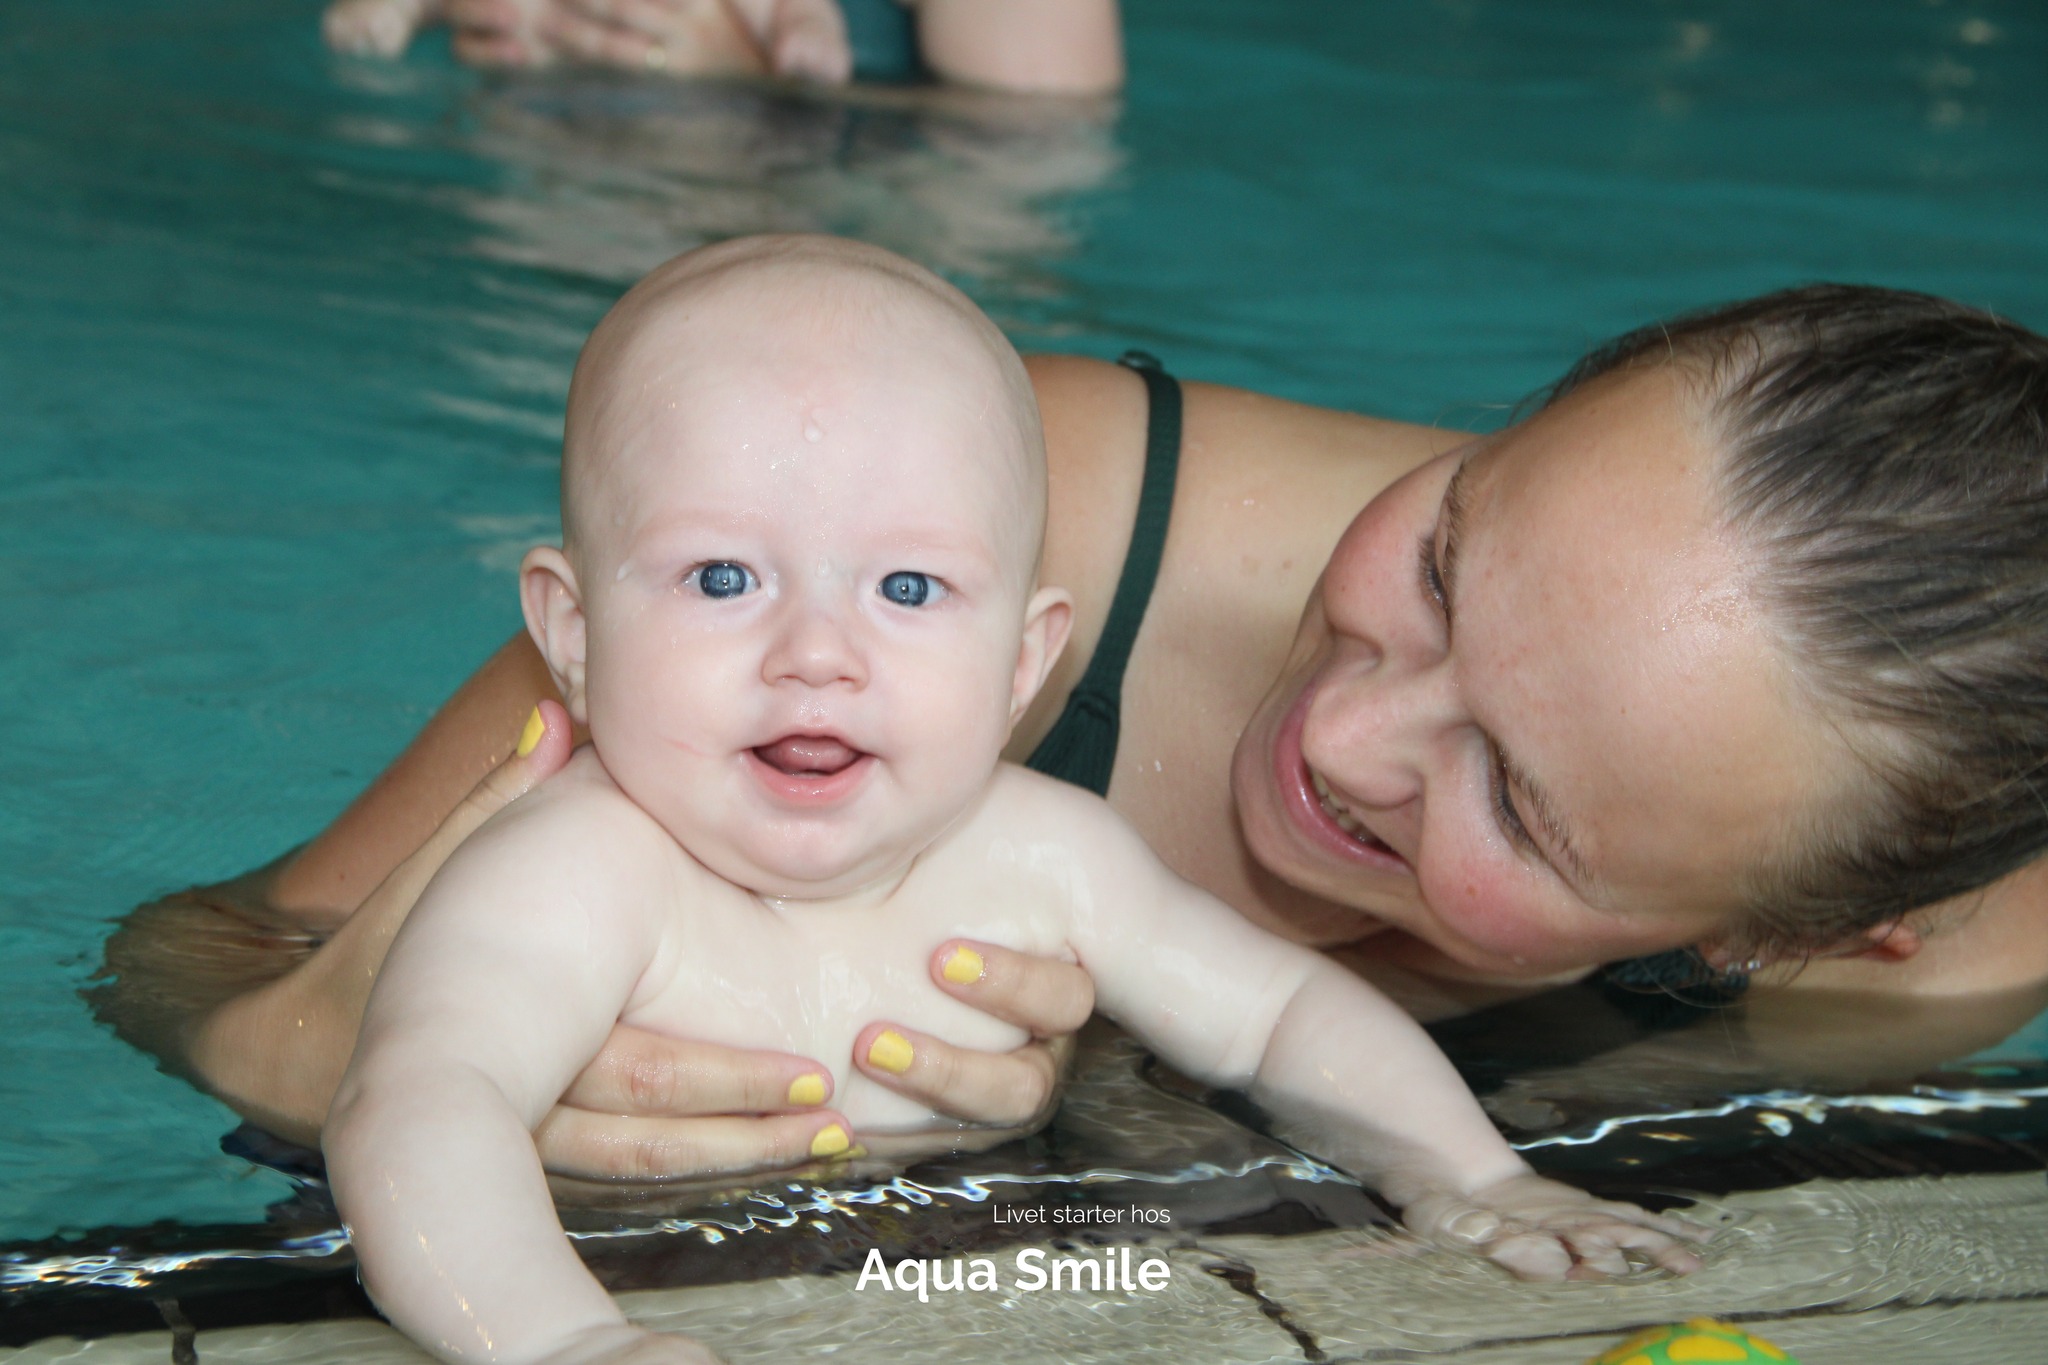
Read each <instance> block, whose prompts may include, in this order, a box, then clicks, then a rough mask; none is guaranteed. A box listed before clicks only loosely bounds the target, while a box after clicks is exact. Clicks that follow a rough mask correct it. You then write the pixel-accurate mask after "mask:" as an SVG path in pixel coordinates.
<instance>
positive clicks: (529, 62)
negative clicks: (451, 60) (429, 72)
mask: <svg viewBox="0 0 2048 1365" xmlns="http://www.w3.org/2000/svg"><path fill="white" fill-rule="evenodd" d="M451 46H452V47H453V48H454V50H455V60H457V61H459V62H463V63H466V64H467V65H470V66H487V67H515V66H536V65H538V64H539V59H538V58H537V57H535V56H534V54H533V52H532V50H531V49H530V48H528V47H527V45H526V44H525V43H523V42H521V41H520V40H519V39H518V38H515V37H513V36H512V35H511V34H509V33H493V32H485V31H482V30H478V29H464V28H459V29H457V30H455V36H454V38H453V39H452V41H451Z"/></svg>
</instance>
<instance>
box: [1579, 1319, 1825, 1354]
mask: <svg viewBox="0 0 2048 1365" xmlns="http://www.w3.org/2000/svg"><path fill="white" fill-rule="evenodd" d="M1746 1361H1768V1362H1770V1365H1799V1362H1798V1361H1796V1360H1794V1359H1793V1358H1792V1357H1791V1356H1789V1355H1786V1354H1785V1353H1784V1352H1783V1351H1781V1350H1779V1349H1778V1348H1777V1347H1775V1346H1773V1345H1771V1343H1770V1342H1768V1341H1765V1340H1764V1339H1763V1338H1762V1337H1753V1336H1751V1335H1750V1334H1749V1333H1747V1332H1745V1331H1743V1330H1742V1329H1741V1328H1740V1327H1731V1326H1729V1325H1728V1324H1727V1323H1725V1322H1716V1321H1714V1320H1713V1319H1712V1318H1694V1319H1692V1320H1691V1321H1690V1322H1685V1323H1675V1324H1673V1325H1672V1326H1669V1327H1652V1328H1650V1329H1649V1330H1648V1331H1646V1332H1638V1333H1636V1334H1635V1335H1634V1336H1632V1337H1630V1338H1629V1339H1628V1340H1627V1341H1624V1342H1622V1343H1621V1345H1619V1346H1617V1347H1615V1348H1614V1349H1613V1350H1611V1351H1608V1352H1606V1353H1605V1354H1603V1355H1602V1356H1600V1358H1599V1359H1597V1360H1595V1361H1594V1362H1593V1365H1709V1363H1710V1362H1712V1363H1713V1365H1743V1362H1746Z"/></svg>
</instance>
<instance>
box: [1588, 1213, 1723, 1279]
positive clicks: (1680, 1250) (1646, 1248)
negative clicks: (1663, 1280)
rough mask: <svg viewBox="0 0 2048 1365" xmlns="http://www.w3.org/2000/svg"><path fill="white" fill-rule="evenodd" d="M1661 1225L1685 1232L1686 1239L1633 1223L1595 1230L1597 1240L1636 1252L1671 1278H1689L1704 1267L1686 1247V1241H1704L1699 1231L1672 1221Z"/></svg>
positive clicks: (1677, 1220) (1607, 1225) (1617, 1224)
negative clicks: (1684, 1276) (1681, 1276)
mask: <svg viewBox="0 0 2048 1365" xmlns="http://www.w3.org/2000/svg"><path fill="white" fill-rule="evenodd" d="M1662 1221H1665V1222H1670V1223H1676V1224H1678V1225H1679V1226H1680V1227H1682V1228H1685V1229H1687V1233H1686V1235H1683V1236H1678V1235H1670V1234H1666V1233H1665V1232H1663V1231H1662V1230H1661V1229H1657V1228H1653V1227H1648V1226H1638V1225H1636V1224H1634V1223H1608V1224H1605V1225H1603V1226H1602V1227H1600V1228H1599V1229H1598V1231H1597V1236H1598V1237H1599V1238H1600V1240H1601V1241H1603V1242H1605V1243H1608V1244H1610V1245H1612V1246H1614V1247H1617V1248H1625V1249H1626V1250H1628V1251H1633V1252H1635V1253H1636V1255H1638V1256H1640V1257H1642V1258H1643V1259H1644V1260H1647V1261H1649V1262H1650V1263H1651V1264H1652V1265H1655V1266H1658V1267H1659V1268H1661V1269H1664V1270H1668V1271H1670V1272H1671V1273H1672V1274H1674V1275H1690V1274H1692V1273H1693V1272H1694V1271H1695V1270H1698V1269H1699V1268H1700V1267H1701V1266H1702V1265H1704V1264H1706V1263H1705V1262H1704V1261H1702V1260H1700V1258H1699V1256H1698V1254H1697V1253H1695V1252H1694V1251H1693V1250H1692V1249H1691V1248H1690V1247H1688V1246H1686V1245H1685V1243H1686V1242H1687V1241H1704V1240H1705V1238H1704V1237H1701V1236H1699V1235H1698V1234H1699V1233H1700V1232H1701V1231H1702V1230H1701V1229H1699V1228H1696V1227H1694V1226H1693V1225H1692V1224H1690V1223H1685V1222H1683V1221H1682V1220H1679V1219H1675V1218H1674V1219H1665V1220H1662Z"/></svg>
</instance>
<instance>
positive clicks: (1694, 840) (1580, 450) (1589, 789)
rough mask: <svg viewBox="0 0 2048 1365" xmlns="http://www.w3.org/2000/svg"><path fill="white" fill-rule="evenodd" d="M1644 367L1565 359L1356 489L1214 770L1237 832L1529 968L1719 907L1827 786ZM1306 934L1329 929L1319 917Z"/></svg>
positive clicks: (1374, 912) (1411, 947) (1433, 933)
mask: <svg viewBox="0 0 2048 1365" xmlns="http://www.w3.org/2000/svg"><path fill="white" fill-rule="evenodd" d="M1713 460H1714V452H1713V450H1712V448H1711V445H1710V440H1709V438H1708V437H1707V436H1706V434H1705V433H1704V432H1703V430H1702V429H1701V426H1700V423H1699V421H1698V419H1697V416H1696V414H1695V411H1694V402H1693V399H1692V397H1691V395H1690V392H1689V389H1688V387H1687V385H1686V384H1685V382H1684V381H1683V380H1682V379H1681V377H1680V376H1679V375H1677V374H1676V373H1675V372H1673V371H1671V370H1668V369H1658V370H1653V371H1647V372H1638V373H1636V374H1633V375H1629V376H1625V377H1619V378H1610V379H1607V380H1603V381H1600V382H1597V383H1595V384H1592V385H1590V386H1588V387H1587V388H1585V389H1582V390H1580V391H1578V392H1575V393H1573V394H1571V395H1569V396H1568V397H1566V398H1565V399H1563V400H1561V401H1560V402H1558V403H1557V404H1555V405H1553V406H1552V407H1550V408H1548V409H1546V410H1545V411H1543V412H1541V413H1538V414H1537V415H1536V416H1534V417H1532V418H1531V419H1529V420H1528V421H1527V422H1524V423H1522V424H1521V425H1519V426H1516V427H1513V428H1510V429H1509V430H1507V431H1504V432H1501V433H1499V434H1498V435H1496V436H1493V437H1489V438H1485V439H1483V440H1480V441H1476V442H1474V443H1472V444H1470V445H1468V446H1466V447H1464V448H1462V449H1460V450H1457V451H1453V452H1451V453H1450V454H1447V455H1444V456H1442V457H1440V458H1438V459H1436V460H1433V461H1431V462H1430V463H1429V464H1427V465H1424V466H1422V467H1421V468H1419V469H1417V470H1415V471H1414V472H1413V473H1411V474H1410V475H1408V476H1407V477H1406V478H1404V479H1402V480H1401V481H1400V482H1398V483H1396V484H1394V485H1393V486H1391V487H1390V488H1388V489H1387V490H1386V491H1385V492H1384V493H1382V494H1381V495H1380V496H1379V497H1377V498H1375V499H1374V500H1373V501H1372V502H1371V503H1370V504H1368V505H1367V506H1366V508H1365V510H1364V511H1363V512H1361V513H1359V515H1358V518H1357V519H1356V520H1355V521H1354V522H1353V523H1352V524H1351V526H1350V528H1349V529H1348V530H1347V531H1346V532H1345V534H1344V536H1343V538H1342V539H1341V540H1340V541H1339V542H1338V545H1337V548H1336V550H1335V552H1334V553H1333V554H1332V555H1331V558H1330V563H1329V566H1328V568H1326V569H1325V570H1324V573H1323V577H1322V579H1321V581H1320V583H1319V584H1318V586H1317V588H1316V590H1315V591H1314V592H1313V593H1312V594H1311V595H1310V598H1309V603H1308V608H1307V611H1306V612H1305V613H1304V615H1303V618H1302V623H1301V628H1300V633H1299V634H1298V636H1297V637H1296V640H1295V645H1294V649H1293V651H1292V653H1291V654H1290V656H1289V658H1288V662H1287V664H1286V666H1285V668H1284V669H1283V670H1282V673H1281V676H1280V678H1279V680H1278V682H1277V683H1276V684H1275V686H1274V687H1273V689H1272V691H1271V692H1269V693H1268V694H1267V697H1266V699H1265V701H1264V702H1263V703H1262V704H1261V705H1260V708H1259V710H1258V712H1257V714H1256V715H1254V717H1253V718H1252V722H1251V724H1250V725H1249V726H1248V727H1247V729H1246V731H1245V734H1244V737H1243V738H1242V739H1241V740H1240V741H1239V744H1238V748H1237V754H1236V758H1235V760H1234V766H1233V773H1232V787H1233V790H1234V794H1235V796H1236V799H1237V804H1238V810H1239V815H1240V819H1241V821H1242V824H1243V828H1244V832H1245V836H1246V839H1247V841H1248V842H1249V845H1250V847H1251V850H1252V853H1253V856H1254V857H1256V858H1257V860H1258V861H1259V862H1260V863H1261V864H1262V865H1264V866H1265V867H1266V868H1267V869H1268V870H1269V871H1271V872H1273V873H1275V874H1277V875H1278V876H1279V877H1280V878H1282V879H1283V880H1284V881H1286V882H1288V883H1290V884H1292V885H1294V886H1296V887H1299V888H1301V889H1302V890H1305V891H1309V892H1311V893H1314V894H1315V895H1317V896H1319V897H1323V898H1326V899H1327V900H1330V901H1333V902H1336V903H1337V904H1339V905H1342V906H1347V907H1352V908H1354V909H1356V910H1357V911H1358V912H1359V915H1358V920H1357V922H1356V924H1355V925H1351V926H1345V927H1346V928H1349V929H1351V930H1353V931H1354V932H1353V933H1350V934H1346V933H1344V932H1343V931H1342V930H1341V929H1340V930H1339V931H1338V932H1337V934H1336V935H1335V936H1334V937H1336V938H1343V937H1355V936H1362V935H1364V934H1369V933H1374V932H1377V931H1379V930H1380V929H1382V928H1391V929H1394V930H1398V931H1400V932H1401V933H1402V934H1404V935H1406V936H1408V939H1409V940H1411V941H1410V942H1407V943H1396V944H1392V945H1389V946H1390V949H1391V950H1392V951H1391V955H1392V956H1393V957H1394V958H1396V959H1397V960H1401V961H1404V962H1406V963H1408V964H1409V965H1411V966H1415V967H1417V968H1420V969H1423V970H1429V971H1435V972H1439V973H1443V974H1465V975H1474V976H1487V977H1511V978H1525V979H1534V978H1542V977H1549V976H1557V975H1563V974H1567V973H1571V972H1575V971H1578V970H1582V969H1584V968H1586V967H1588V966H1591V965H1593V964H1596V963H1600V962H1607V961H1613V960H1616V959H1620V958H1625V957H1631V956H1637V955H1641V954H1645V953H1650V952H1657V951H1661V950H1664V949H1667V948H1672V947H1677V946H1679V945H1683V944H1689V943H1699V942H1702V941H1704V940H1709V939H1711V938H1713V937H1714V936H1715V935H1716V934H1717V933H1718V932H1720V931H1723V930H1726V929H1729V928H1732V927H1733V925H1732V923H1731V921H1732V917H1733V914H1734V912H1735V908H1736V905H1737V897H1738V888H1739V886H1740V885H1741V880H1740V879H1741V877H1742V874H1743V873H1744V872H1746V871H1748V870H1749V869H1751V868H1753V867H1754V866H1756V865H1757V863H1758V862H1759V861H1760V860H1762V859H1765V858H1767V857H1769V856H1771V854H1773V853H1774V852H1775V851H1776V850H1778V849H1780V848H1782V847H1783V846H1784V844H1785V842H1786V840H1787V837H1788V835H1790V834H1791V833H1793V832H1794V831H1795V830H1796V829H1798V828H1799V825H1800V822H1801V820H1802V818H1804V817H1806V816H1808V815H1810V813H1812V812H1814V811H1815V810H1817V809H1818V808H1819V806H1818V804H1817V803H1822V802H1825V801H1826V800H1827V799H1828V797H1829V796H1830V795H1831V794H1832V793H1833V791H1834V790H1835V782H1834V779H1833V778H1832V777H1831V774H1832V773H1833V772H1835V771H1838V770H1839V769H1840V768H1841V766H1842V765H1841V763H1840V761H1839V760H1840V759H1841V757H1842V754H1843V750H1842V749H1841V746H1840V742H1839V741H1838V740H1836V739H1834V738H1833V737H1832V735H1831V732H1830V731H1829V730H1828V729H1827V727H1826V726H1825V725H1824V724H1822V723H1821V722H1820V721H1819V720H1818V719H1817V718H1816V717H1815V716H1814V715H1813V713H1812V712H1810V711H1809V710H1807V709H1806V708H1804V707H1803V706H1802V705H1801V703H1800V702H1799V701H1797V700H1796V698H1795V695H1794V690H1793V688H1792V685H1791V680H1790V677H1789V675H1788V673H1787V670H1786V668H1785V665H1784V663H1783V661H1782V658H1781V656H1780V654H1779V652H1778V651H1777V650H1776V648H1775V647H1774V645H1773V643H1772V641H1771V639H1770V637H1769V635H1768V633H1767V631H1766V629H1765V623H1764V622H1763V620H1762V618H1761V614H1760V612H1759V610H1758V608H1757V605H1756V604H1755V603H1754V602H1753V600H1752V598H1751V595H1750V593H1749V591H1748V588H1747V586H1746V580H1745V579H1744V576H1743V575H1742V574H1741V573H1740V572H1739V565H1740V562H1741V561H1740V549H1739V547H1738V545H1737V544H1736V542H1735V540H1734V538H1733V537H1732V536H1731V534H1730V533H1729V532H1727V531H1726V530H1725V529H1724V528H1722V527H1721V526H1720V525H1719V524H1718V517H1717V514H1716V499H1715V497H1714V494H1713V491H1712V487H1711V477H1712V472H1713ZM1297 930H1298V932H1302V933H1303V934H1304V936H1307V935H1308V934H1314V935H1316V936H1319V937H1320V936H1329V935H1330V934H1331V930H1330V927H1329V921H1328V919H1327V917H1325V918H1322V919H1319V920H1318V921H1317V922H1316V924H1315V926H1314V928H1313V929H1311V928H1310V927H1309V926H1308V925H1307V924H1306V923H1304V924H1303V925H1300V926H1297Z"/></svg>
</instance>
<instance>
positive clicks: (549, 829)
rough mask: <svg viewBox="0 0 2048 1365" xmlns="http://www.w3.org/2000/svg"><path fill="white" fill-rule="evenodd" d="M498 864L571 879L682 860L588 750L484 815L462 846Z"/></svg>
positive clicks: (642, 869) (668, 838) (628, 871)
mask: <svg viewBox="0 0 2048 1365" xmlns="http://www.w3.org/2000/svg"><path fill="white" fill-rule="evenodd" d="M470 845H475V846H476V850H477V852H478V853H480V854H485V855H488V856H489V857H491V858H492V859H493V860H494V861H497V862H500V863H511V864H517V865H521V866H523V867H525V868H527V869H530V870H533V871H536V872H537V871H541V870H543V869H544V870H545V871H546V872H548V873H549V874H551V875H553V874H563V873H567V874H569V875H573V876H575V877H579V878H589V877H593V876H596V877H599V878H602V877H604V876H605V875H606V874H608V873H615V874H625V875H633V874H643V875H644V874H647V873H650V872H653V871H655V870H656V869H665V868H667V867H668V866H669V865H670V864H672V863H676V862H683V861H687V859H684V858H683V856H682V852H681V850H680V849H679V848H678V847H677V845H676V842H675V840H674V839H673V838H672V837H671V836H670V835H669V833H668V831H667V830H665V829H663V828H662V827H661V826H660V824H658V823H657V822H656V821H655V820H654V818H653V817H652V816H650V815H648V814H647V812H646V811H644V810H642V809H640V807H639V806H637V805H635V804H634V803H633V800H632V798H630V797H628V796H627V795H626V794H625V792H623V791H621V790H620V789H619V786H618V784H617V783H616V782H614V781H612V778H611V774H610V773H607V772H606V771H605V769H604V765H603V764H602V763H600V762H599V761H598V760H597V757H596V755H594V754H593V753H592V752H591V751H590V750H589V749H587V748H585V749H580V750H578V751H577V752H576V754H575V756H574V757H572V758H571V759H570V760H569V763H568V765H567V766H566V767H564V768H563V769H562V771H561V772H559V773H557V774H556V775H555V776H554V777H552V778H550V779H549V780H548V781H547V782H546V783H544V784H543V785H541V786H540V787H538V788H536V789H535V790H533V791H532V792H529V793H528V794H527V795H525V796H524V797H521V798H520V799H519V800H517V801H515V802H513V803H512V804H511V805H509V806H507V807H506V808H505V809H504V810H502V811H500V812H498V814H496V815H494V816H492V817H491V819H490V820H489V821H488V822H486V823H485V825H484V827H483V828H482V829H481V830H479V831H478V832H477V834H476V835H475V836H473V837H472V838H471V839H470V840H469V843H468V844H465V845H464V850H458V853H460V852H462V851H466V850H467V849H468V848H469V846H470Z"/></svg>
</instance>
